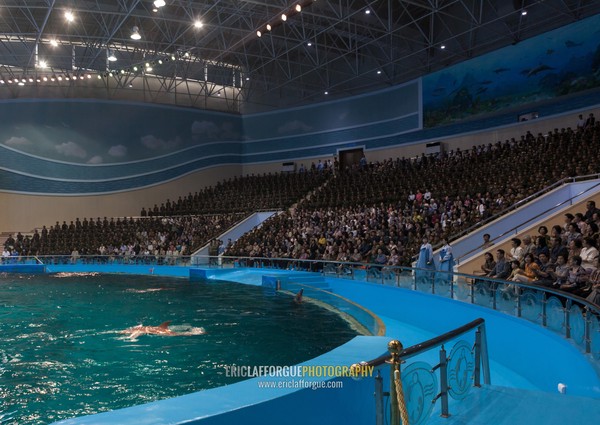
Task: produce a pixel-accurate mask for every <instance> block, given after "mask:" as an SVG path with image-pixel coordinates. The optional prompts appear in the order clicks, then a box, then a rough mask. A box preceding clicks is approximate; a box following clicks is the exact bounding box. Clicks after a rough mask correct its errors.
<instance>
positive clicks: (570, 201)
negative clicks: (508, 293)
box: [451, 174, 600, 264]
mask: <svg viewBox="0 0 600 425" xmlns="http://www.w3.org/2000/svg"><path fill="white" fill-rule="evenodd" d="M598 178H600V174H590V175H587V176H580V177H568V178H564V179H562V180H559V181H558V182H557V183H554V184H552V185H550V186H548V187H546V188H544V189H542V190H540V191H539V192H536V193H534V194H533V195H530V196H528V197H527V198H525V199H522V200H520V201H519V202H517V203H515V204H513V205H511V206H510V207H508V208H505V209H504V210H502V211H500V212H498V213H497V214H494V215H493V216H491V217H488V218H487V219H485V220H482V221H480V222H479V223H477V224H475V225H473V226H471V227H469V228H468V229H465V230H463V231H462V232H460V233H458V234H456V235H452V237H451V240H456V239H459V238H461V237H463V236H465V235H467V234H469V233H471V232H473V231H474V230H475V229H478V228H481V227H482V226H484V225H486V224H488V223H490V222H492V221H495V220H496V219H498V218H499V217H500V216H502V215H505V214H507V213H509V212H510V211H513V210H515V209H517V208H519V207H520V206H522V205H523V204H525V203H527V202H530V201H532V200H533V199H535V198H538V197H540V196H541V195H543V194H545V193H548V192H550V191H551V190H553V189H555V188H557V187H559V186H562V185H564V184H567V183H575V182H577V181H579V180H591V179H598ZM598 186H600V182H599V183H596V184H595V185H593V186H591V187H588V188H586V189H584V190H582V191H581V192H579V193H577V194H576V195H574V196H571V197H570V198H569V199H567V200H565V201H562V202H559V203H558V204H556V205H554V206H552V207H550V208H547V209H545V210H544V211H542V212H539V213H537V214H536V215H534V216H532V217H529V218H528V219H527V220H526V221H524V222H522V223H519V224H518V225H517V226H513V227H511V228H510V229H508V230H506V231H504V232H502V233H501V234H499V235H497V236H495V237H494V238H493V239H491V242H496V241H499V240H502V239H504V238H505V237H506V236H508V235H512V234H516V233H517V231H518V229H520V228H523V227H525V226H527V225H528V224H530V223H533V222H535V221H536V220H538V219H539V218H540V217H542V216H544V215H545V214H547V213H549V212H550V211H552V210H556V209H557V208H560V207H562V206H564V205H567V204H569V205H573V199H575V198H578V197H580V196H581V195H583V194H585V193H587V192H590V191H592V190H594V189H596V188H597V187H598ZM481 247H482V245H478V246H476V247H475V248H473V249H471V250H469V251H467V252H465V253H464V254H462V255H461V256H460V257H458V258H457V259H456V264H459V263H460V261H461V260H462V259H463V258H465V257H468V256H469V255H471V254H473V253H474V252H477V251H480V250H481Z"/></svg>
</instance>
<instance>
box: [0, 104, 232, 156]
mask: <svg viewBox="0 0 600 425" xmlns="http://www.w3.org/2000/svg"><path fill="white" fill-rule="evenodd" d="M0 116H1V117H2V119H1V120H0V143H1V144H3V145H4V146H6V147H8V148H12V149H15V150H18V151H20V152H24V153H27V154H30V155H35V156H38V157H42V158H46V159H51V160H55V161H66V162H70V163H78V164H96V165H98V164H113V163H123V162H129V161H138V160H144V159H148V158H153V157H157V156H161V155H165V154H170V153H173V152H175V151H179V150H184V149H186V148H190V147H193V146H197V145H202V144H205V143H213V142H223V141H239V140H241V138H242V119H241V117H239V116H235V115H227V114H218V113H210V112H201V113H200V112H198V111H192V110H186V109H181V108H169V107H162V106H158V107H157V106H153V105H141V104H125V103H118V102H103V101H96V100H93V101H82V100H77V101H68V100H66V101H64V100H62V101H61V100H55V101H52V100H51V101H48V100H35V101H34V100H29V101H12V102H3V103H0Z"/></svg>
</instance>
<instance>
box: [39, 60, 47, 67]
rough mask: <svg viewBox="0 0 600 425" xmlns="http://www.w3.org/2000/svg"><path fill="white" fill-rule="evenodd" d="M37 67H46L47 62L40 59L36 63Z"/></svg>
mask: <svg viewBox="0 0 600 425" xmlns="http://www.w3.org/2000/svg"><path fill="white" fill-rule="evenodd" d="M38 67H39V68H47V67H48V62H46V61H45V60H41V61H40V62H39V63H38Z"/></svg>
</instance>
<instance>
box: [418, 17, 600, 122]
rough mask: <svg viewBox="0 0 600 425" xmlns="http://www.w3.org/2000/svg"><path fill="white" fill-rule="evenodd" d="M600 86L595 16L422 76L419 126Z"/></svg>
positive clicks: (598, 25)
mask: <svg viewBox="0 0 600 425" xmlns="http://www.w3.org/2000/svg"><path fill="white" fill-rule="evenodd" d="M596 87H600V16H598V15H597V16H594V17H591V18H588V19H585V20H582V21H580V22H576V23H574V24H571V25H569V26H567V27H563V28H559V29H556V30H554V31H551V32H548V33H546V34H543V35H540V36H538V37H534V38H531V39H528V40H525V41H522V42H520V43H518V44H516V45H513V46H509V47H505V48H503V49H500V50H498V51H495V52H492V53H488V54H486V55H485V56H481V57H478V58H475V59H472V60H469V61H466V62H463V63H460V64H457V65H454V66H451V67H449V68H447V69H445V70H442V71H438V72H435V73H433V74H430V75H428V76H426V77H423V115H424V118H423V120H424V121H423V125H424V127H435V126H438V125H443V124H448V123H451V122H456V121H460V120H462V119H465V118H468V117H472V116H476V115H480V114H486V113H490V112H494V111H497V110H500V109H506V108H511V107H516V106H518V105H525V104H529V103H535V102H539V101H543V100H546V99H552V98H556V97H560V96H565V95H569V94H572V93H577V92H582V91H585V90H589V89H592V88H596Z"/></svg>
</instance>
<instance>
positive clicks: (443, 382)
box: [440, 345, 450, 418]
mask: <svg viewBox="0 0 600 425" xmlns="http://www.w3.org/2000/svg"><path fill="white" fill-rule="evenodd" d="M440 397H441V399H442V413H441V414H440V416H441V417H442V418H447V417H448V416H450V413H449V411H448V359H447V358H446V349H445V348H444V346H443V345H442V347H441V348H440Z"/></svg>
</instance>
